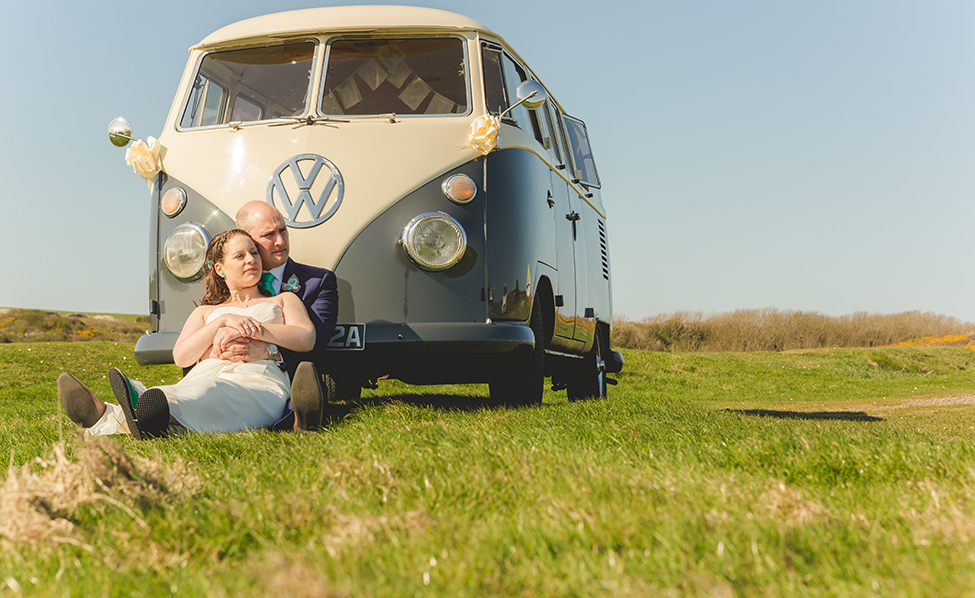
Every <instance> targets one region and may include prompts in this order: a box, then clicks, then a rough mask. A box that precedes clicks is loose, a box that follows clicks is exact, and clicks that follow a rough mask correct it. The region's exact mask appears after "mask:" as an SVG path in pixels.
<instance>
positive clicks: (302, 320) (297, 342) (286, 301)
mask: <svg viewBox="0 0 975 598" xmlns="http://www.w3.org/2000/svg"><path fill="white" fill-rule="evenodd" d="M278 297H280V298H281V311H282V312H283V313H284V322H285V323H284V324H264V326H263V330H262V331H261V333H260V334H257V335H251V338H256V339H258V340H262V341H264V342H266V343H271V344H274V345H278V346H279V347H284V348H285V349H291V350H292V351H296V352H298V353H305V352H307V351H311V350H312V349H314V348H315V326H314V325H313V324H312V323H311V319H310V318H309V317H308V311H307V310H306V309H305V304H304V303H302V302H301V299H299V298H298V297H297V295H295V294H294V293H281V294H280V295H278Z"/></svg>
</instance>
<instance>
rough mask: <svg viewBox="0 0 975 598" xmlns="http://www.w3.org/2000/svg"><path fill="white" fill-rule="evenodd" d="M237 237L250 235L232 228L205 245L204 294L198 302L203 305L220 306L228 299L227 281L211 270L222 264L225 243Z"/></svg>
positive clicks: (262, 290) (262, 292) (262, 291)
mask: <svg viewBox="0 0 975 598" xmlns="http://www.w3.org/2000/svg"><path fill="white" fill-rule="evenodd" d="M237 235H244V236H245V237H247V238H248V239H250V235H249V234H247V232H246V231H242V230H240V229H239V228H233V229H230V230H228V231H225V232H222V233H220V234H219V235H217V236H216V237H214V238H213V239H212V240H211V241H210V244H209V245H207V255H206V263H205V264H204V265H203V269H204V271H205V272H206V274H205V278H204V283H205V284H206V292H205V293H203V299H202V300H201V301H200V303H202V304H203V305H220V304H221V303H224V302H225V301H227V300H229V299H230V289H229V288H227V281H226V280H224V279H223V278H222V277H220V276H218V275H217V272H216V271H215V270H214V269H213V265H214V264H216V263H218V262H223V256H224V247H225V246H226V245H227V241H229V240H230V239H233V238H234V237H236V236H237ZM260 291H261V294H262V295H266V294H267V293H266V292H265V291H264V289H260Z"/></svg>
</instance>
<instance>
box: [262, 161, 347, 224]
mask: <svg viewBox="0 0 975 598" xmlns="http://www.w3.org/2000/svg"><path fill="white" fill-rule="evenodd" d="M344 194H345V183H344V182H343V181H342V173H340V172H339V169H338V168H336V166H335V164H332V163H331V162H329V161H328V160H326V159H325V158H323V157H321V156H319V155H316V154H299V155H297V156H294V157H292V158H289V159H287V160H285V162H284V163H283V164H281V166H278V167H277V168H276V169H275V170H274V174H272V175H271V180H270V181H268V183H267V203H269V204H271V205H273V206H275V207H277V206H278V204H279V203H280V206H281V208H283V209H282V210H281V211H282V212H284V214H285V218H284V220H285V222H286V223H287V224H288V226H290V227H293V228H311V227H312V226H317V225H319V224H321V223H322V222H325V221H326V220H328V219H329V218H330V217H331V216H332V214H334V213H335V210H337V209H339V204H341V203H342V196H343V195H344ZM326 207H327V208H328V209H327V210H326V209H325V208H326ZM302 208H304V209H302Z"/></svg>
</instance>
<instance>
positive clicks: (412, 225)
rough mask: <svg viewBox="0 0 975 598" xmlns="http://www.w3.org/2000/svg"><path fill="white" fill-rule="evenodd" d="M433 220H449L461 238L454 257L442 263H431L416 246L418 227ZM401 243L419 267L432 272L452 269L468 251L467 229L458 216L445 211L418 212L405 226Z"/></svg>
mask: <svg viewBox="0 0 975 598" xmlns="http://www.w3.org/2000/svg"><path fill="white" fill-rule="evenodd" d="M431 220H440V221H444V222H447V223H448V224H450V225H451V226H452V227H453V228H454V229H456V231H457V236H458V238H459V241H460V242H459V243H458V247H457V249H456V250H455V251H454V252H453V255H452V257H451V258H450V259H449V260H447V261H445V262H443V263H441V264H431V263H430V262H428V261H425V260H424V259H423V258H422V256H420V255H418V253H417V251H416V249H415V248H414V245H413V242H414V239H415V237H416V232H417V229H418V228H419V227H420V225H422V224H424V223H425V222H429V221H431ZM400 244H401V245H403V248H404V249H405V251H406V255H407V256H409V258H410V260H411V261H412V262H413V263H414V264H416V266H417V267H419V268H422V269H424V270H429V271H431V272H440V271H443V270H447V269H450V268H452V267H454V266H455V265H457V262H459V261H460V260H461V259H462V258H463V257H464V254H465V253H466V252H467V231H465V230H464V227H463V226H461V224H460V222H458V221H457V219H456V218H454V217H452V216H451V215H449V214H445V213H444V212H424V213H422V214H418V215H417V216H416V217H414V218H413V219H412V220H410V221H409V222H408V223H407V224H406V226H405V227H403V233H402V234H401V235H400Z"/></svg>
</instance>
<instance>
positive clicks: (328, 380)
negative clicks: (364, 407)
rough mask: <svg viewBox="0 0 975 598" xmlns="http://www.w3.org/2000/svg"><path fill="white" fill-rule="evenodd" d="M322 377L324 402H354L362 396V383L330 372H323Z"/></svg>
mask: <svg viewBox="0 0 975 598" xmlns="http://www.w3.org/2000/svg"><path fill="white" fill-rule="evenodd" d="M322 378H323V380H322V390H323V391H325V402H326V403H336V402H345V401H353V402H355V401H358V400H359V399H360V398H361V397H362V385H361V384H359V382H358V381H356V380H350V379H347V378H340V377H336V376H332V375H331V374H325V375H324V376H323V377H322Z"/></svg>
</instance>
